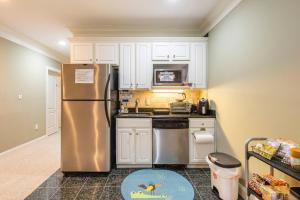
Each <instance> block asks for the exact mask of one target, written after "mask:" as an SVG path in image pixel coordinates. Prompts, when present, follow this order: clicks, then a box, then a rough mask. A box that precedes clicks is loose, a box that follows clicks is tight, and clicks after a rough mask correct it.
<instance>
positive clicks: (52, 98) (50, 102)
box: [47, 73, 58, 135]
mask: <svg viewBox="0 0 300 200" xmlns="http://www.w3.org/2000/svg"><path fill="white" fill-rule="evenodd" d="M57 87H58V84H57V76H56V75H53V74H51V73H48V81H47V135H50V134H53V133H57V132H58V112H57V110H58V108H57V107H58V95H57V94H58V89H57Z"/></svg>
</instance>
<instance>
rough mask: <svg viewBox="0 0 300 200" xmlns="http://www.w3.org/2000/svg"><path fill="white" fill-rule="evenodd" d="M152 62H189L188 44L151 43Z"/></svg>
mask: <svg viewBox="0 0 300 200" xmlns="http://www.w3.org/2000/svg"><path fill="white" fill-rule="evenodd" d="M152 60H157V61H188V60H190V44H189V43H186V42H175V43H168V42H160V43H153V45H152Z"/></svg>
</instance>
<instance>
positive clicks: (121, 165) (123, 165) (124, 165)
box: [117, 164, 152, 168]
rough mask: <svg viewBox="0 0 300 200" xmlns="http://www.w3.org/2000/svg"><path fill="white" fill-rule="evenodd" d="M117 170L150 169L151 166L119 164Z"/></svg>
mask: <svg viewBox="0 0 300 200" xmlns="http://www.w3.org/2000/svg"><path fill="white" fill-rule="evenodd" d="M117 168H152V165H135V164H132V165H131V164H119V165H117Z"/></svg>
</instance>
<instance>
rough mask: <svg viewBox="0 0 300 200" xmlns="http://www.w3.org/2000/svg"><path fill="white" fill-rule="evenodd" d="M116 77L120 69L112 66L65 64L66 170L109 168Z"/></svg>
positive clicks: (63, 151) (63, 150) (63, 138)
mask: <svg viewBox="0 0 300 200" xmlns="http://www.w3.org/2000/svg"><path fill="white" fill-rule="evenodd" d="M117 80H118V77H117V69H116V68H114V67H112V66H111V65H83V64H82V65H81V64H75V65H73V64H64V65H63V66H62V130H61V169H62V171H63V172H108V171H110V168H111V133H110V132H111V129H110V125H111V123H112V116H113V115H114V114H115V112H116V111H117V101H118V92H117V88H118V84H117Z"/></svg>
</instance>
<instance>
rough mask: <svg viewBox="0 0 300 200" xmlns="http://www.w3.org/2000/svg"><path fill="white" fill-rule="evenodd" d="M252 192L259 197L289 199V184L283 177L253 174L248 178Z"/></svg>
mask: <svg viewBox="0 0 300 200" xmlns="http://www.w3.org/2000/svg"><path fill="white" fill-rule="evenodd" d="M248 187H249V190H248V191H249V192H250V194H253V195H254V196H255V197H257V198H258V199H288V197H289V185H288V183H287V182H286V181H284V180H282V179H278V178H275V177H274V176H272V175H263V176H260V175H258V174H255V173H254V174H252V176H251V178H250V179H249V180H248Z"/></svg>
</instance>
